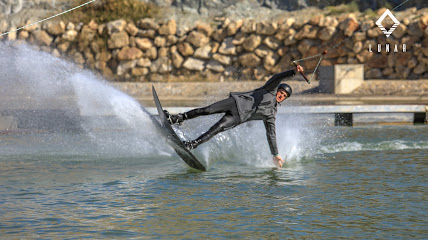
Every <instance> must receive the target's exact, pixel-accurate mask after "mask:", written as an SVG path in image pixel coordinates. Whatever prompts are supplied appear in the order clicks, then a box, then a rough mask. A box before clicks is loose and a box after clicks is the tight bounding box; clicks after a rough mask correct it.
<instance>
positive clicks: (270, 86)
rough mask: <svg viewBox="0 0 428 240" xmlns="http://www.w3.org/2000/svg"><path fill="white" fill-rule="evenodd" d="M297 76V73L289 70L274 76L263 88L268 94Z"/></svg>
mask: <svg viewBox="0 0 428 240" xmlns="http://www.w3.org/2000/svg"><path fill="white" fill-rule="evenodd" d="M294 75H296V71H294V70H288V71H285V72H280V73H277V74H275V75H273V76H272V77H271V78H270V79H269V80H268V81H267V82H266V83H265V85H264V86H263V87H264V88H265V89H266V90H267V91H268V92H271V91H274V90H275V89H276V88H277V87H278V86H279V84H281V82H282V81H283V80H284V79H286V78H289V77H292V76H294Z"/></svg>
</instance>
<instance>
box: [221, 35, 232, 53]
mask: <svg viewBox="0 0 428 240" xmlns="http://www.w3.org/2000/svg"><path fill="white" fill-rule="evenodd" d="M232 42H233V38H231V37H230V38H226V39H225V40H224V41H223V42H222V43H221V45H220V48H219V49H218V52H219V53H221V54H225V55H235V54H236V46H235V45H234V44H233V43H232Z"/></svg>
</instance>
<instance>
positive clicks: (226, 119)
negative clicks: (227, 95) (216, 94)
mask: <svg viewBox="0 0 428 240" xmlns="http://www.w3.org/2000/svg"><path fill="white" fill-rule="evenodd" d="M239 122H240V121H239V116H238V117H237V116H234V115H233V114H232V113H230V112H227V113H226V114H225V115H224V116H223V117H222V118H221V119H220V120H219V121H218V122H217V123H216V124H214V125H213V126H212V127H211V128H210V129H209V130H208V131H207V132H206V133H204V134H202V135H201V136H199V137H198V138H197V139H196V140H194V141H193V142H194V143H196V144H197V145H199V144H202V143H204V142H206V141H208V140H210V139H211V138H212V137H214V136H215V135H217V134H218V133H221V132H223V131H226V130H229V129H231V128H233V127H235V126H237V125H238V124H239ZM195 147H196V146H195Z"/></svg>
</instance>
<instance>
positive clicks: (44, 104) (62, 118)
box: [0, 43, 163, 156]
mask: <svg viewBox="0 0 428 240" xmlns="http://www.w3.org/2000/svg"><path fill="white" fill-rule="evenodd" d="M0 64H1V65H2V66H4V67H3V68H2V69H1V70H0V74H1V75H2V78H1V80H0V81H1V85H2V87H1V90H0V91H1V95H2V96H1V98H2V100H4V101H0V102H1V103H0V110H2V111H3V112H5V114H8V115H12V116H19V121H20V127H23V128H32V127H34V128H38V127H40V126H41V127H40V128H42V129H43V128H44V130H47V131H50V130H52V129H54V130H55V132H68V131H70V130H72V131H76V130H77V131H80V137H81V138H82V139H81V140H82V141H83V142H85V144H83V146H82V144H77V146H76V144H75V141H72V140H71V139H69V141H67V139H68V138H61V142H60V145H61V147H59V148H58V146H57V147H56V148H57V151H59V152H61V151H65V150H67V151H69V152H70V151H71V152H74V153H78V154H97V155H98V154H99V155H103V156H105V155H111V154H113V155H118V156H120V155H126V156H137V155H156V154H159V152H162V151H163V150H161V149H160V148H159V147H157V146H159V145H160V144H159V143H160V142H159V141H160V140H159V139H158V137H157V135H156V132H155V129H154V126H153V125H152V122H151V121H150V119H149V117H148V113H147V111H146V110H145V109H144V108H142V107H141V106H140V105H139V103H138V102H136V101H135V100H134V99H132V98H131V97H130V96H128V95H126V94H124V93H123V92H120V91H119V90H117V89H115V88H113V87H112V86H110V85H109V83H108V82H106V81H105V80H103V79H101V78H99V77H97V76H95V75H94V74H93V73H91V72H90V71H87V70H83V69H79V68H78V67H77V66H75V65H74V64H72V63H69V62H67V61H64V60H61V59H58V58H55V57H53V56H51V55H50V54H48V53H44V52H39V51H35V50H33V49H32V47H30V46H28V45H25V44H22V45H17V46H15V45H13V44H11V43H1V44H0ZM35 113H38V114H35ZM46 121H48V122H49V124H47V123H46ZM25 123H27V124H25ZM71 126H73V127H71ZM53 135H55V134H52V136H53ZM56 135H58V134H56ZM56 138H58V137H56ZM54 140H55V139H53V141H54ZM40 144H42V143H40ZM57 145H58V144H57ZM73 146H76V147H73ZM39 150H40V151H44V148H40V149H39ZM17 151H18V150H17Z"/></svg>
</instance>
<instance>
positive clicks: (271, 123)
mask: <svg viewBox="0 0 428 240" xmlns="http://www.w3.org/2000/svg"><path fill="white" fill-rule="evenodd" d="M263 123H264V124H265V128H266V137H267V140H268V143H269V148H270V152H271V153H272V155H274V156H276V155H278V146H277V145H276V129H275V117H271V118H268V119H267V120H264V121H263Z"/></svg>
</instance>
